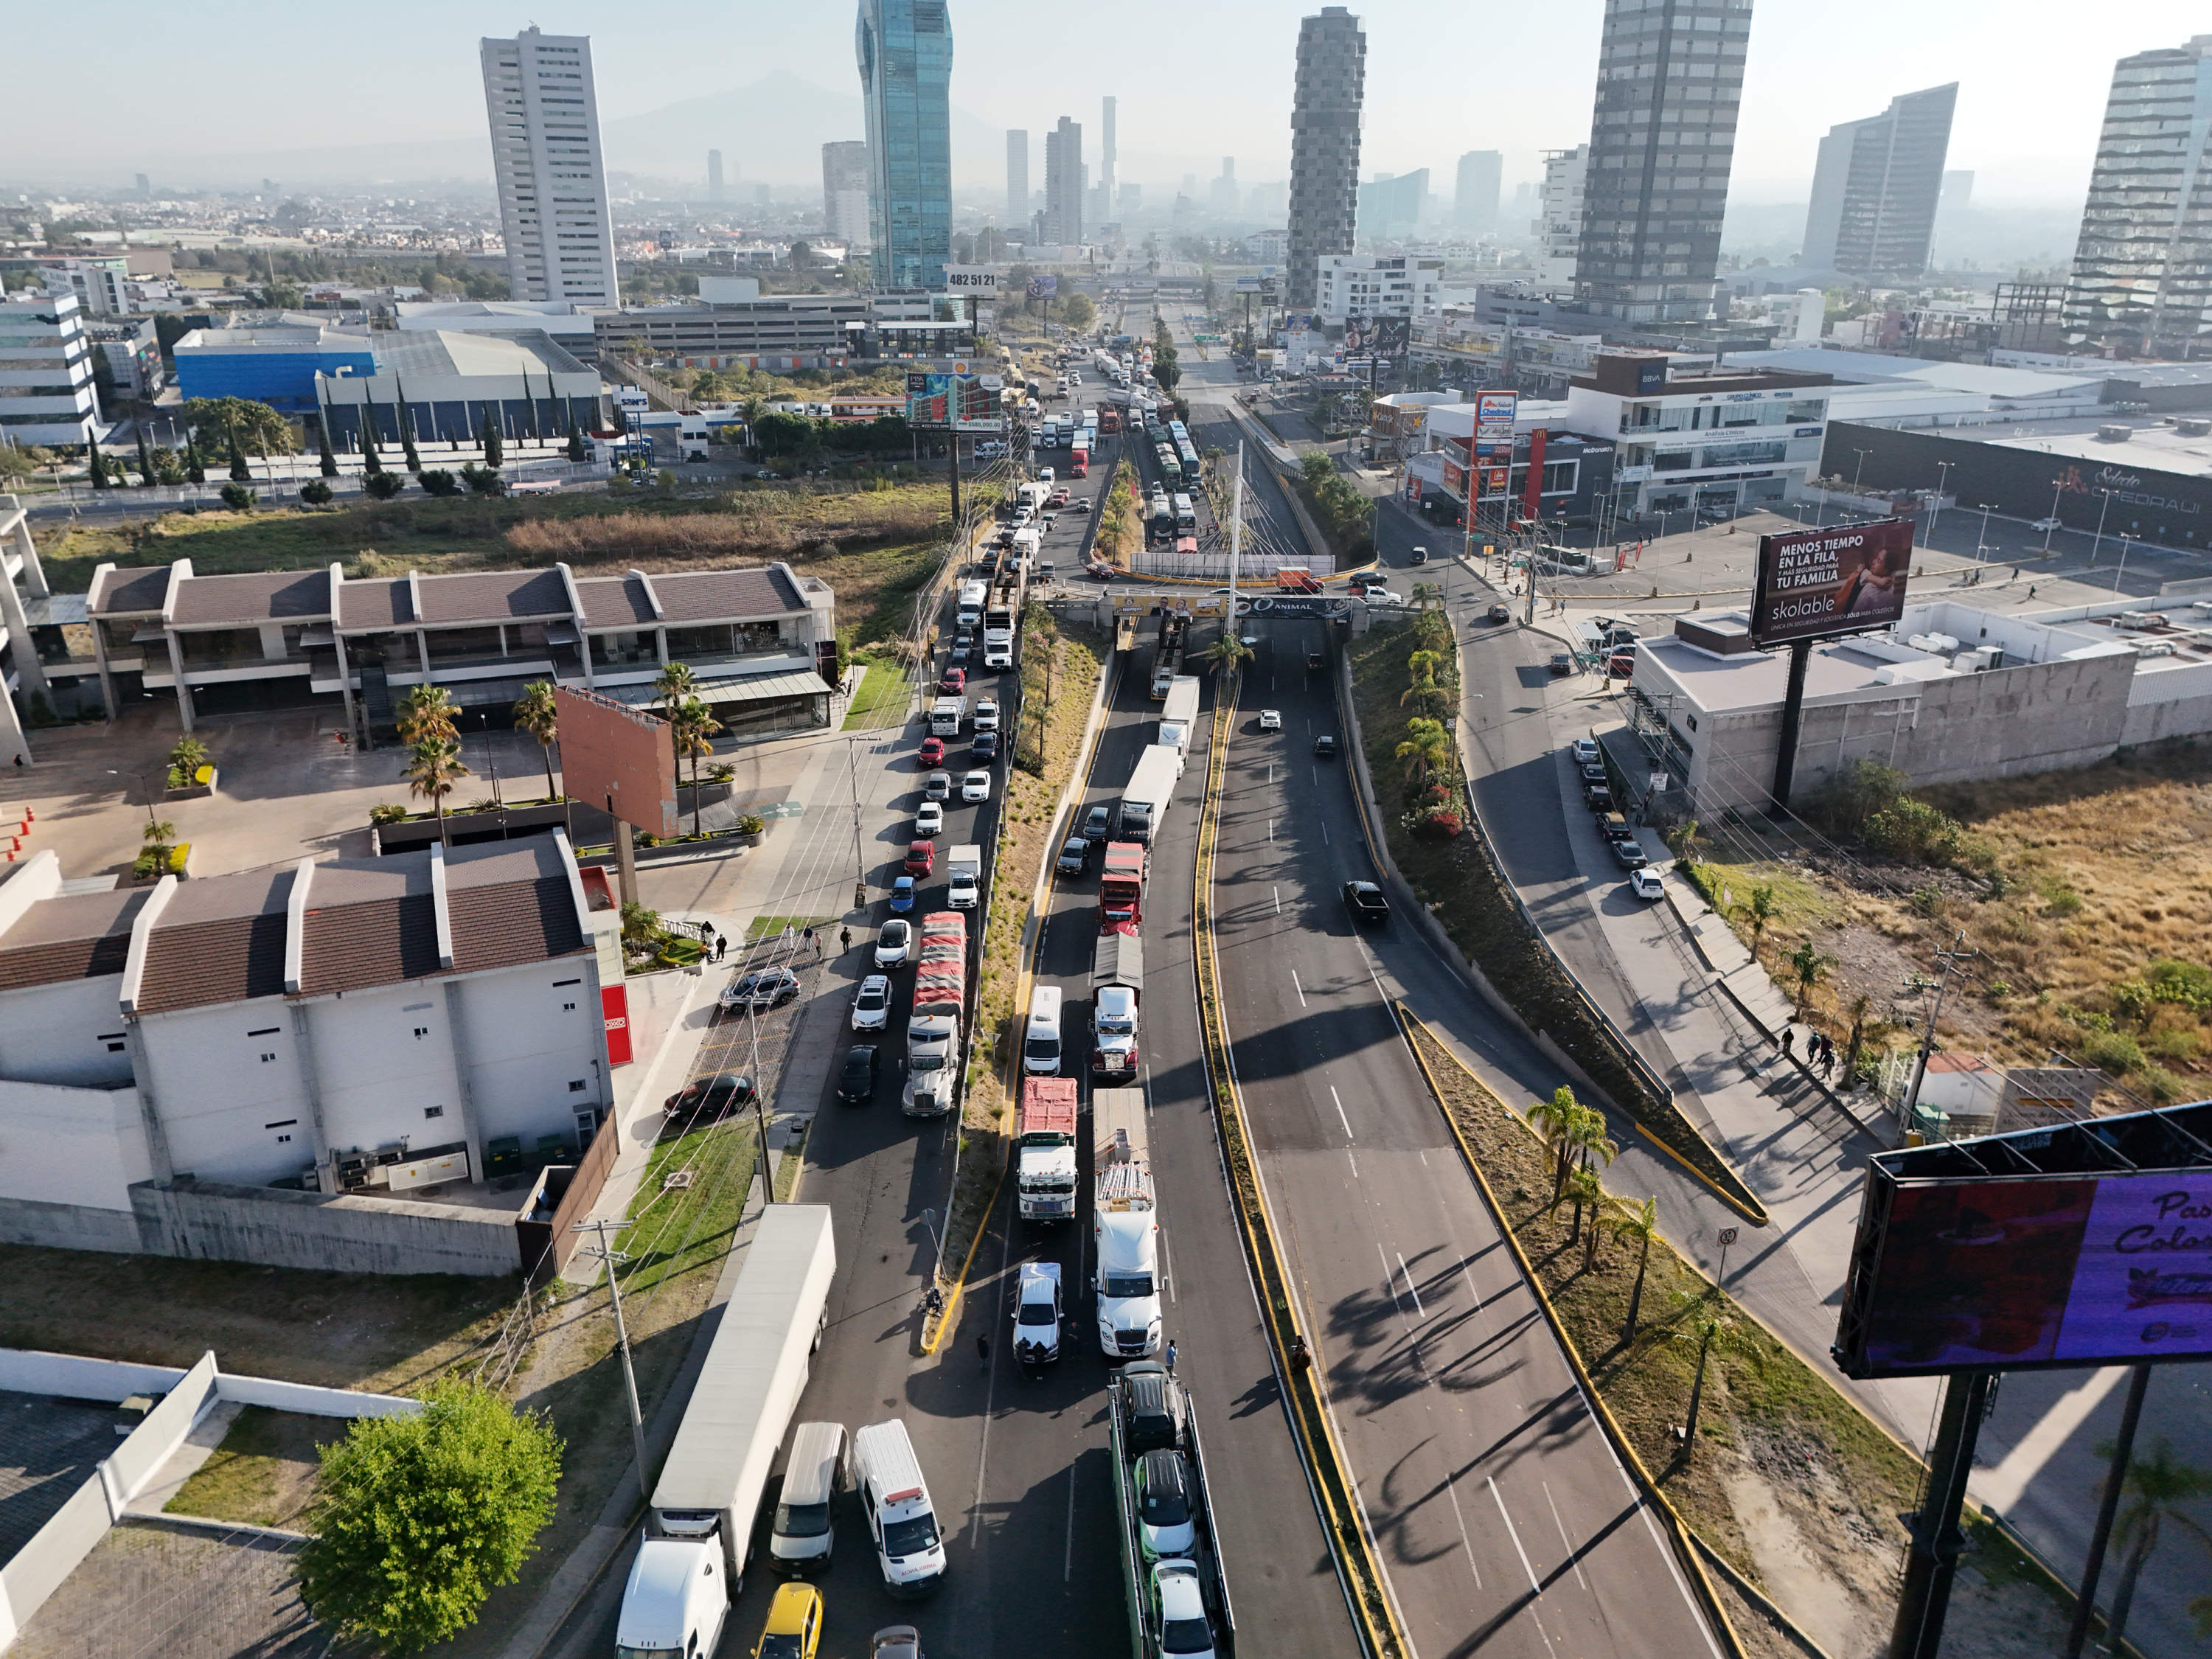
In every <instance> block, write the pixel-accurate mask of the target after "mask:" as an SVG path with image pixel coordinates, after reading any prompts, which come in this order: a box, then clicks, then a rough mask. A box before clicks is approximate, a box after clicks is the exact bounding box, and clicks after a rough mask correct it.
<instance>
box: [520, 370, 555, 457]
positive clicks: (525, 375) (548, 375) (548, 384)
mask: <svg viewBox="0 0 2212 1659" xmlns="http://www.w3.org/2000/svg"><path fill="white" fill-rule="evenodd" d="M545 390H546V391H547V392H549V393H550V392H551V391H552V390H553V371H552V370H551V369H550V368H549V369H547V370H546V371H545ZM522 395H523V396H524V397H525V398H529V399H530V441H531V442H532V443H537V444H542V443H544V441H545V434H544V430H543V429H542V428H540V427H539V426H538V399H537V398H536V397H535V396H533V395H532V392H531V390H530V371H529V370H528V369H524V370H523V371H522Z"/></svg>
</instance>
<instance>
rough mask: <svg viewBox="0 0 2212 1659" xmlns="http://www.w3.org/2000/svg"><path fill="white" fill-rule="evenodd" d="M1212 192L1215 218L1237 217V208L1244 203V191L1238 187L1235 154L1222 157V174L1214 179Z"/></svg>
mask: <svg viewBox="0 0 2212 1659" xmlns="http://www.w3.org/2000/svg"><path fill="white" fill-rule="evenodd" d="M1211 194H1212V198H1213V199H1212V206H1213V216H1214V217H1215V218H1217V219H1234V218H1235V217H1237V210H1238V209H1239V208H1240V207H1242V206H1243V202H1244V192H1243V191H1241V190H1239V189H1238V188H1237V158H1236V157H1235V156H1233V155H1225V156H1223V157H1222V158H1221V174H1220V177H1218V178H1217V179H1215V180H1214V181H1213V188H1212V192H1211Z"/></svg>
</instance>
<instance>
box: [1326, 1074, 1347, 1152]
mask: <svg viewBox="0 0 2212 1659" xmlns="http://www.w3.org/2000/svg"><path fill="white" fill-rule="evenodd" d="M1328 1097H1329V1098H1330V1099H1331V1100H1333V1101H1334V1102H1335V1103H1336V1121H1338V1122H1339V1123H1341V1124H1342V1125H1344V1138H1345V1139H1346V1140H1350V1139H1352V1120H1351V1119H1350V1118H1348V1117H1346V1115H1344V1097H1343V1096H1342V1095H1340V1094H1339V1093H1337V1091H1336V1085H1334V1083H1332V1084H1330V1085H1328Z"/></svg>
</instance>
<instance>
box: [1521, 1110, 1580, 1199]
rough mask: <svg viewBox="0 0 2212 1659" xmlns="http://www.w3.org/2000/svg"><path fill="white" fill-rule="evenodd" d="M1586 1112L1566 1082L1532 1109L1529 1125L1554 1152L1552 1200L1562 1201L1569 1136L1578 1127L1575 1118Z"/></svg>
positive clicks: (1529, 1112)
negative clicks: (1560, 1195)
mask: <svg viewBox="0 0 2212 1659" xmlns="http://www.w3.org/2000/svg"><path fill="white" fill-rule="evenodd" d="M1582 1109H1583V1106H1582V1103H1581V1102H1580V1101H1578V1100H1577V1099H1576V1098H1575V1091H1574V1089H1573V1087H1572V1086H1571V1085H1568V1084H1565V1083H1562V1084H1561V1085H1559V1087H1558V1088H1556V1089H1554V1090H1553V1091H1552V1097H1551V1098H1550V1099H1549V1100H1540V1101H1538V1102H1537V1103H1535V1104H1534V1106H1531V1107H1530V1108H1529V1109H1528V1126H1529V1127H1531V1128H1533V1129H1534V1130H1535V1132H1536V1133H1537V1134H1539V1135H1540V1136H1541V1137H1542V1138H1543V1141H1544V1144H1545V1145H1546V1146H1548V1147H1550V1148H1551V1149H1552V1199H1553V1202H1554V1203H1556V1202H1558V1200H1559V1187H1560V1184H1561V1183H1562V1182H1565V1180H1566V1178H1567V1137H1568V1134H1569V1133H1570V1132H1571V1130H1572V1129H1573V1127H1574V1121H1575V1115H1576V1114H1577V1113H1578V1112H1580V1111H1581V1110H1582Z"/></svg>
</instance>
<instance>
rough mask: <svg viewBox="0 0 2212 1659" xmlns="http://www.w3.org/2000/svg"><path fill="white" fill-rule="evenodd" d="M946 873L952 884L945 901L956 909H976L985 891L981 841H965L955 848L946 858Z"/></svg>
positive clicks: (946, 877)
mask: <svg viewBox="0 0 2212 1659" xmlns="http://www.w3.org/2000/svg"><path fill="white" fill-rule="evenodd" d="M945 879H946V880H947V881H948V882H950V883H951V892H950V893H948V894H947V895H946V896H945V902H946V903H947V904H950V905H951V907H952V908H954V909H956V910H972V909H974V908H975V906H976V905H977V903H979V902H981V898H982V892H983V848H982V846H981V843H980V842H972V841H963V842H961V843H960V844H959V845H958V846H957V847H956V848H953V849H952V851H951V854H949V855H948V856H947V857H946V859H945Z"/></svg>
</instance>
